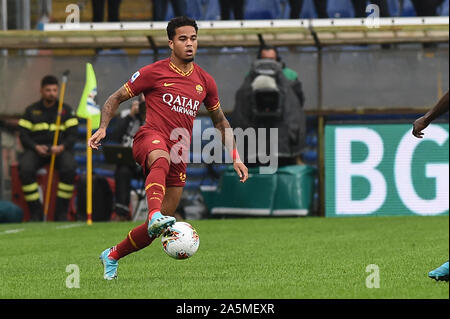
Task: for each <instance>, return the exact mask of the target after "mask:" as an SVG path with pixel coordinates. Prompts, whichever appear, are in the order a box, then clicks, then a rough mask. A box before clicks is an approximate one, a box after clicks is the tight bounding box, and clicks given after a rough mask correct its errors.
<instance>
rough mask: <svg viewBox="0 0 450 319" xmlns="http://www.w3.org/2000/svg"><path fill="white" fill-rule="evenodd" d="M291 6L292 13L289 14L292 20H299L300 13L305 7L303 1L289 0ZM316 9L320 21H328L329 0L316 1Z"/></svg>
mask: <svg viewBox="0 0 450 319" xmlns="http://www.w3.org/2000/svg"><path fill="white" fill-rule="evenodd" d="M289 6H290V7H291V12H290V14H289V18H290V19H299V18H300V12H301V11H302V7H303V0H289ZM314 7H315V8H316V12H317V16H318V17H319V19H327V18H328V13H327V0H314Z"/></svg>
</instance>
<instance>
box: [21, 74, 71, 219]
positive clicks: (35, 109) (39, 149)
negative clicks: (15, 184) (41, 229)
mask: <svg viewBox="0 0 450 319" xmlns="http://www.w3.org/2000/svg"><path fill="white" fill-rule="evenodd" d="M58 91H59V86H58V79H57V78H56V77H54V76H53V75H47V76H45V77H44V78H43V79H42V81H41V99H40V100H39V101H37V102H36V103H33V104H32V105H30V106H28V107H27V108H26V109H25V114H24V115H23V116H22V118H21V119H20V120H19V132H20V135H19V137H20V141H21V143H22V146H23V148H24V153H23V154H21V156H20V158H19V176H20V180H21V182H22V190H23V192H24V195H25V200H26V202H27V204H28V207H29V209H30V215H31V216H30V217H31V218H30V219H31V221H42V219H43V210H42V204H41V201H40V195H39V186H38V184H37V182H36V172H37V171H38V169H39V168H41V167H43V166H44V165H46V164H49V163H50V158H51V155H52V154H55V155H56V157H55V169H57V170H58V172H59V183H58V186H57V187H58V190H57V193H56V198H57V199H56V209H55V217H54V219H55V221H65V220H67V212H68V207H69V201H70V199H71V198H72V192H73V190H74V185H73V182H74V179H75V175H76V167H77V163H76V162H75V157H74V154H73V152H72V149H73V146H74V145H75V141H76V139H77V131H78V119H77V118H76V116H75V115H74V112H73V111H72V109H71V107H70V106H68V105H67V104H63V107H62V111H61V127H60V132H59V137H58V145H56V146H53V145H52V144H53V138H54V135H55V123H56V118H57V113H58V104H59V101H58Z"/></svg>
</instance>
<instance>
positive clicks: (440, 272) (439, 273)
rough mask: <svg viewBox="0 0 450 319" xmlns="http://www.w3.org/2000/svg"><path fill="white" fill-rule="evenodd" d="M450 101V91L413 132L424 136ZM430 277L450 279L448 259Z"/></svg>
mask: <svg viewBox="0 0 450 319" xmlns="http://www.w3.org/2000/svg"><path fill="white" fill-rule="evenodd" d="M448 109H449V102H448V91H447V93H445V94H444V96H443V97H442V98H441V99H440V100H439V101H438V102H437V104H436V105H435V106H434V107H433V108H432V109H431V110H429V111H428V112H427V113H426V114H425V115H424V116H422V117H420V118H418V119H417V120H415V121H414V123H413V131H412V134H413V135H414V136H415V137H417V138H422V136H423V132H422V131H423V130H424V129H425V128H426V127H427V126H428V125H429V124H430V123H431V122H432V121H433V120H434V119H436V118H438V117H439V116H441V115H442V114H444V113H445V112H448ZM428 277H430V278H432V279H435V280H437V281H439V280H443V281H448V260H447V261H446V262H445V263H443V264H442V265H441V266H440V267H438V268H436V269H434V270H432V271H430V272H429V273H428Z"/></svg>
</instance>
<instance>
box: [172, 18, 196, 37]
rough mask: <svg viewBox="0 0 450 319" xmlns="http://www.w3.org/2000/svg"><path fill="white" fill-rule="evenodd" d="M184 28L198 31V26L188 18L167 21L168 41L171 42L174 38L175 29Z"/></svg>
mask: <svg viewBox="0 0 450 319" xmlns="http://www.w3.org/2000/svg"><path fill="white" fill-rule="evenodd" d="M184 26H191V27H194V28H195V32H197V31H198V26H197V23H196V22H195V20H193V19H191V18H188V17H184V16H183V17H176V18H173V19H172V20H170V21H169V24H168V25H167V29H166V30H167V37H168V38H169V40H173V37H174V36H175V33H176V29H178V28H180V27H184Z"/></svg>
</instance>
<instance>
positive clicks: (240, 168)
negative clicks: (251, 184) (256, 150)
mask: <svg viewBox="0 0 450 319" xmlns="http://www.w3.org/2000/svg"><path fill="white" fill-rule="evenodd" d="M233 168H234V170H235V171H236V173H237V174H238V176H239V178H240V181H241V183H245V181H246V180H247V179H248V168H247V166H245V165H244V163H242V162H241V161H239V162H234V163H233Z"/></svg>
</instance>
